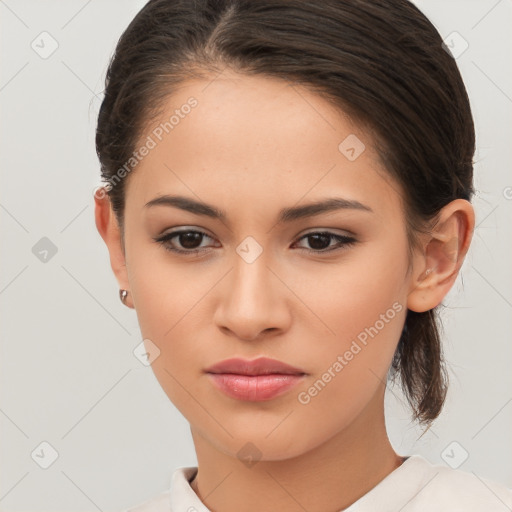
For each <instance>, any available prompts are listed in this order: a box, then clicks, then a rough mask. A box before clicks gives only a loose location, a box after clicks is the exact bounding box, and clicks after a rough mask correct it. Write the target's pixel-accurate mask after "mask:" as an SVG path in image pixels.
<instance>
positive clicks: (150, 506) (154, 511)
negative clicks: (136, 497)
mask: <svg viewBox="0 0 512 512" xmlns="http://www.w3.org/2000/svg"><path fill="white" fill-rule="evenodd" d="M170 498H171V493H170V491H164V492H162V493H160V494H158V495H157V496H155V497H153V498H151V499H149V500H146V501H144V502H142V503H139V504H138V505H135V506H134V507H131V508H129V509H125V510H123V511H122V512H162V511H167V510H170V507H169V504H170Z"/></svg>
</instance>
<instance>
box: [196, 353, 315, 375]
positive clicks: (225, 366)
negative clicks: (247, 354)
mask: <svg viewBox="0 0 512 512" xmlns="http://www.w3.org/2000/svg"><path fill="white" fill-rule="evenodd" d="M205 371H206V373H217V374H219V373H221V374H229V373H231V374H237V375H272V374H274V375H275V374H278V375H304V374H305V373H306V372H305V371H304V370H302V369H300V368H295V367H294V366H290V365H289V364H286V363H283V362H282V361H278V360H277V359H270V358H268V357H259V358H257V359H253V360H248V359H241V358H237V357H235V358H232V359H225V360H224V361H220V362H219V363H216V364H214V365H213V366H210V367H209V368H207V369H206V370H205Z"/></svg>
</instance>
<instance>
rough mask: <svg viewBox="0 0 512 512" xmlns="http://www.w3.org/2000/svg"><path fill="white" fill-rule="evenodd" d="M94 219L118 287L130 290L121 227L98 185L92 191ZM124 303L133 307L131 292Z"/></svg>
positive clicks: (108, 199) (107, 197)
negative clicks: (108, 255)
mask: <svg viewBox="0 0 512 512" xmlns="http://www.w3.org/2000/svg"><path fill="white" fill-rule="evenodd" d="M94 202H95V212H94V214H95V220H96V228H97V229H98V232H99V234H100V235H101V238H103V241H104V242H105V243H106V245H107V248H108V252H109V254H110V265H111V267H112V270H113V271H114V275H115V276H116V279H117V282H118V283H119V287H120V288H121V289H123V290H128V291H129V290H130V283H129V282H128V273H127V271H126V260H125V250H124V243H123V240H122V237H121V229H120V227H119V223H118V222H117V218H116V216H115V213H114V211H113V210H112V206H111V203H110V198H109V196H108V193H107V190H106V189H105V187H99V188H97V189H96V190H95V192H94ZM125 304H126V305H127V306H128V307H130V308H132V309H133V308H134V306H133V301H132V296H131V293H128V296H127V297H126V301H125Z"/></svg>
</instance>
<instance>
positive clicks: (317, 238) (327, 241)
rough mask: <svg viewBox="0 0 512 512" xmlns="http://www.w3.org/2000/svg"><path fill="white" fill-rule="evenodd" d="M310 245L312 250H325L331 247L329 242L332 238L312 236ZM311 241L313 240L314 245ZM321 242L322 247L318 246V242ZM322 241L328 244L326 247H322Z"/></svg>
mask: <svg viewBox="0 0 512 512" xmlns="http://www.w3.org/2000/svg"><path fill="white" fill-rule="evenodd" d="M309 238H310V243H309V245H310V246H311V248H312V249H325V248H326V247H329V241H330V238H331V237H330V236H329V235H310V236H309ZM311 239H312V240H313V243H311ZM319 240H320V245H318V241H319ZM322 241H323V242H326V244H325V246H322Z"/></svg>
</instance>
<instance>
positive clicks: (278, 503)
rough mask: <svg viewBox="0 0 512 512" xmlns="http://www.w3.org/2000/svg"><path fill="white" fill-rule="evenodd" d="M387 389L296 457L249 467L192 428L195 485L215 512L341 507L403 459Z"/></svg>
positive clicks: (312, 510)
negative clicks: (393, 439) (393, 438)
mask: <svg viewBox="0 0 512 512" xmlns="http://www.w3.org/2000/svg"><path fill="white" fill-rule="evenodd" d="M383 402H384V389H382V390H381V393H379V394H378V396H376V397H375V399H374V400H373V401H372V403H370V404H369V405H368V407H367V408H366V409H365V410H363V412H362V413H361V414H360V415H359V416H358V417H357V418H356V419H355V420H354V421H353V422H352V423H351V424H350V425H349V426H348V427H346V428H344V429H343V430H341V431H339V432H338V433H336V435H334V436H333V437H331V438H330V439H328V440H327V441H326V442H324V443H323V444H321V445H319V446H316V447H315V448H313V449H311V450H309V451H307V452H306V453H303V454H301V455H300V456H296V457H293V458H288V459H284V460H271V461H269V460H264V457H263V458H262V459H261V460H259V461H258V462H257V463H256V464H254V465H251V466H250V467H246V466H245V465H244V464H241V461H240V460H239V459H238V458H237V457H236V454H235V456H231V455H229V454H227V453H225V452H222V451H219V450H218V449H217V448H216V447H214V446H212V444H211V442H209V441H208V440H207V439H205V438H204V437H203V436H202V435H201V434H200V433H199V432H197V431H196V430H194V429H191V431H192V437H193V440H194V445H195V449H196V453H197V460H198V472H197V474H196V477H195V479H194V480H193V481H192V483H191V486H192V488H193V490H194V491H195V493H196V494H197V495H198V497H199V499H200V500H201V501H202V502H203V503H204V504H205V506H206V507H208V508H209V509H210V510H212V511H215V512H235V511H237V512H238V511H240V510H244V511H246V512H253V511H254V512H257V511H258V512H260V511H261V510H276V509H278V510H280V511H281V512H298V511H303V510H307V511H308V512H324V511H325V510H343V509H344V508H346V507H348V506H350V505H351V504H352V503H354V502H355V501H357V500H358V499H359V498H360V497H362V496H363V495H364V494H366V493H367V492H368V491H370V490H371V489H373V488H374V487H375V486H376V485H377V484H378V483H379V482H380V481H382V480H383V479H384V478H385V477H386V476H387V475H389V474H390V473H391V472H392V471H394V470H395V469H396V468H397V467H399V466H400V465H401V464H402V462H403V461H404V459H403V458H402V457H400V456H398V455H397V454H396V453H395V451H394V450H393V448H392V446H391V444H390V442H389V439H388V437H387V433H386V427H385V419H384V403H383Z"/></svg>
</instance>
